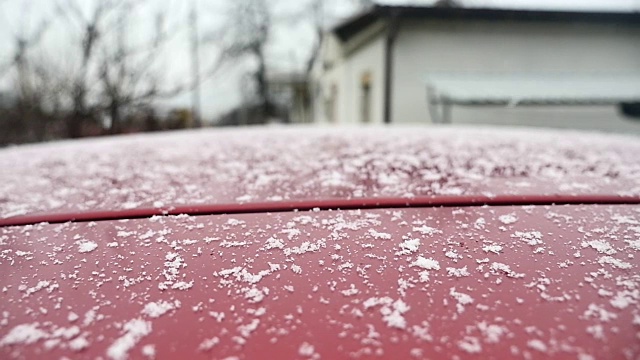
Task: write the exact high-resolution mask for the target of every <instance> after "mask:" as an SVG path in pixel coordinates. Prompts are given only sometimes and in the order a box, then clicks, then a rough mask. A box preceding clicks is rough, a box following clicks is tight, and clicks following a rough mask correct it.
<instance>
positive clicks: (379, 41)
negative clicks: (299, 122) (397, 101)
mask: <svg viewBox="0 0 640 360" xmlns="http://www.w3.org/2000/svg"><path fill="white" fill-rule="evenodd" d="M332 43H333V44H332ZM384 47H385V41H384V37H383V36H371V37H369V38H367V39H362V40H360V41H359V43H357V44H353V43H349V44H345V46H343V47H342V48H341V49H340V50H341V51H342V53H343V56H341V57H337V56H336V55H335V54H336V48H335V43H334V42H333V41H332V40H329V41H327V47H326V48H324V49H323V51H326V54H327V55H326V56H327V57H328V59H330V63H327V62H326V61H324V64H323V61H322V60H321V61H320V62H318V63H317V64H315V65H314V69H313V76H312V77H313V79H314V85H312V86H313V87H314V89H313V97H314V100H313V103H314V118H315V120H316V121H317V122H327V123H328V122H331V116H330V114H328V111H327V106H326V104H327V101H330V98H331V97H332V94H333V93H334V92H335V93H336V94H337V96H336V98H335V100H334V101H335V102H336V103H335V105H334V106H335V107H334V110H335V118H334V121H333V122H335V123H341V124H349V123H359V122H362V120H363V119H362V111H363V88H362V85H363V80H364V77H368V78H369V84H370V85H369V86H370V88H369V96H370V100H369V102H370V107H369V118H370V123H382V118H383V96H384V92H383V85H384ZM345 52H347V53H346V55H345V54H344V53H345Z"/></svg>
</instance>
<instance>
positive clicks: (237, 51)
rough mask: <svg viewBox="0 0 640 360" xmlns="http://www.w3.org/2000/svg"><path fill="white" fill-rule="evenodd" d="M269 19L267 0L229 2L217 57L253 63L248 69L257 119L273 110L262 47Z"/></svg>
mask: <svg viewBox="0 0 640 360" xmlns="http://www.w3.org/2000/svg"><path fill="white" fill-rule="evenodd" d="M271 26H272V18H271V13H270V10H269V7H268V5H267V0H237V1H235V2H234V3H233V5H232V7H231V11H230V13H229V17H228V22H227V24H226V26H225V31H224V36H223V37H222V50H221V54H222V55H221V60H222V61H223V62H225V61H226V62H228V61H231V60H237V59H239V58H242V57H249V58H251V59H253V60H254V61H255V62H256V67H255V69H254V70H253V71H252V72H251V79H252V80H253V86H254V87H255V91H254V94H253V96H254V98H255V100H254V101H255V103H256V104H257V105H258V107H259V113H260V114H259V116H260V117H261V118H262V119H260V120H261V121H266V119H267V117H268V116H269V115H270V114H271V113H272V112H273V104H272V103H271V100H270V99H269V88H268V83H267V59H266V46H267V42H268V40H269V33H270V31H271Z"/></svg>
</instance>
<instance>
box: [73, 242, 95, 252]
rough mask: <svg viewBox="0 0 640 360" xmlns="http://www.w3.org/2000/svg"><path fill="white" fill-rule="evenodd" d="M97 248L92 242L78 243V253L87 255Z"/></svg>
mask: <svg viewBox="0 0 640 360" xmlns="http://www.w3.org/2000/svg"><path fill="white" fill-rule="evenodd" d="M97 247H98V244H96V243H95V242H94V241H80V242H79V243H78V252H80V253H88V252H91V251H93V250H95V249H96V248H97Z"/></svg>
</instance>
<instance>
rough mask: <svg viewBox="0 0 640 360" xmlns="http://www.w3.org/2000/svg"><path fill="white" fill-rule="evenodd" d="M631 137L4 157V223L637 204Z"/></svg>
mask: <svg viewBox="0 0 640 360" xmlns="http://www.w3.org/2000/svg"><path fill="white" fill-rule="evenodd" d="M639 153H640V141H638V138H636V137H626V136H614V135H601V134H591V133H579V132H570V131H546V130H534V129H496V128H469V127H452V128H438V127H420V128H418V127H416V128H366V129H362V128H357V129H356V128H351V129H344V128H340V129H337V128H292V129H291V128H290V129H284V128H263V127H260V128H252V129H239V130H237V129H215V130H201V131H184V132H177V133H164V134H153V135H149V134H145V135H132V136H123V137H114V138H104V139H91V140H81V141H65V142H54V143H48V144H39V145H31V146H18V147H13V148H6V149H3V150H0V168H2V169H3V171H2V172H0V184H1V185H0V219H7V218H11V217H16V216H25V215H31V214H38V213H56V212H58V213H59V212H82V211H96V210H101V211H112V210H123V209H137V208H145V207H147V208H167V207H171V206H179V205H185V204H189V205H191V204H238V203H240V204H242V203H254V202H270V203H279V202H286V201H295V200H321V199H363V198H383V197H389V198H405V199H411V198H415V197H422V196H463V195H483V196H497V195H523V194H536V195H545V194H547V195H548V194H567V195H581V194H607V195H615V196H635V197H638V196H640V157H638V156H637V154H639Z"/></svg>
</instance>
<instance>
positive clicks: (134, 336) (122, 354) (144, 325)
mask: <svg viewBox="0 0 640 360" xmlns="http://www.w3.org/2000/svg"><path fill="white" fill-rule="evenodd" d="M123 329H124V331H125V333H124V335H122V336H121V337H119V338H118V339H117V340H116V341H115V342H114V343H113V344H111V346H109V348H108V349H107V356H108V357H109V358H111V359H113V360H126V359H127V358H128V357H129V350H131V349H132V348H133V347H134V346H135V345H136V344H137V343H138V342H139V341H140V340H141V339H142V338H143V337H145V336H147V335H149V334H150V333H151V323H150V322H148V321H144V320H142V319H133V320H130V321H129V322H127V323H126V324H124V326H123Z"/></svg>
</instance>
